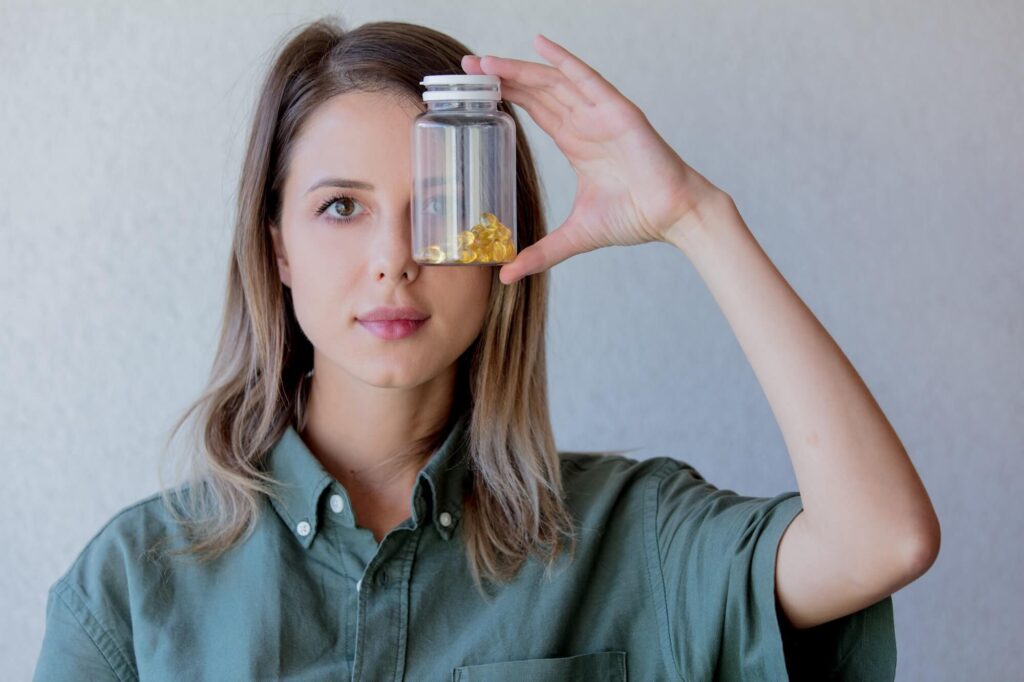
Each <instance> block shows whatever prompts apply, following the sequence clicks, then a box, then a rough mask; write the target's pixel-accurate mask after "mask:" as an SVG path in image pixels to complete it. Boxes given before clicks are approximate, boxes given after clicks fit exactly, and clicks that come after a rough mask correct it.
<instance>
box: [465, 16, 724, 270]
mask: <svg viewBox="0 0 1024 682" xmlns="http://www.w3.org/2000/svg"><path fill="white" fill-rule="evenodd" d="M534 48H535V49H536V50H537V52H538V54H540V55H541V56H542V57H544V58H545V59H546V60H548V61H549V62H551V63H552V64H553V65H554V66H548V65H546V64H538V63H535V62H528V61H522V60H518V59H509V58H505V57H495V56H492V55H485V56H483V57H478V56H476V55H466V56H465V57H463V58H462V68H463V70H465V71H466V73H469V74H487V75H493V76H498V77H499V78H501V92H502V98H503V99H505V100H508V101H510V102H513V103H515V104H518V105H520V106H521V107H523V108H524V109H526V111H527V113H529V114H530V117H531V118H532V119H533V120H534V121H536V123H537V125H539V126H540V127H541V129H543V130H544V131H545V132H546V133H548V134H549V135H550V136H551V137H552V139H554V141H555V144H556V145H558V148H559V149H561V150H562V152H563V153H564V154H565V155H566V157H567V158H568V160H569V163H570V164H571V165H572V167H573V169H574V170H575V171H576V175H577V185H576V199H575V201H574V203H573V207H572V210H571V211H570V212H569V216H568V218H566V220H565V222H564V223H562V225H560V226H559V227H558V229H556V230H554V231H552V232H550V233H548V234H547V235H546V236H544V237H543V238H542V239H540V240H538V241H537V242H536V243H534V244H531V245H530V246H527V247H526V248H524V249H522V250H521V251H520V252H519V254H518V255H517V256H516V258H515V260H514V261H512V262H511V263H508V264H506V265H504V266H502V268H501V271H500V273H499V278H500V279H501V281H502V282H504V283H505V284H512V283H513V282H515V281H516V280H519V279H521V278H522V277H525V276H527V275H530V274H533V273H536V272H541V271H543V270H547V269H548V268H550V267H552V266H554V265H556V264H557V263H560V262H562V261H563V260H565V259H567V258H569V257H571V256H574V255H577V254H580V253H585V252H587V251H593V250H594V249H597V248H600V247H603V246H613V245H622V246H626V245H630V244H642V243H644V242H650V241H669V236H670V231H678V230H683V229H684V225H685V226H686V229H691V227H693V229H696V228H695V226H696V224H697V223H698V222H699V221H696V220H687V218H688V217H692V214H693V213H695V209H696V208H697V206H698V205H700V204H701V202H702V201H704V200H705V199H707V198H710V197H713V196H715V195H716V194H718V195H721V194H723V193H722V191H721V190H719V189H718V188H717V187H715V186H714V185H712V184H711V183H710V182H708V180H707V179H706V178H704V177H703V176H702V175H700V173H698V172H697V171H695V170H694V169H693V168H691V167H690V166H689V165H687V164H686V162H685V161H683V159H682V158H680V156H679V155H678V154H676V152H675V151H673V149H672V148H671V147H670V146H669V145H668V143H666V142H665V140H664V139H662V137H661V136H660V135H659V134H658V132H657V131H656V130H654V128H653V127H652V126H651V124H650V122H649V121H648V120H647V116H646V115H645V114H644V113H643V112H642V111H641V110H640V108H639V107H637V106H636V105H635V104H633V102H631V101H630V100H628V99H627V98H626V97H624V96H623V95H622V94H621V93H620V92H619V91H618V90H617V89H616V88H615V87H614V86H613V85H612V84H611V83H609V82H608V81H606V80H605V79H604V78H603V77H602V76H601V74H599V73H598V72H597V71H595V70H594V69H593V68H592V67H590V66H589V65H587V64H586V63H585V62H583V61H582V60H581V59H579V58H578V57H576V56H575V55H573V54H572V53H571V52H569V51H568V50H566V49H565V48H564V47H562V46H561V45H558V44H556V43H554V42H552V41H550V40H548V39H547V38H545V37H544V36H543V35H538V36H537V37H536V38H535V39H534Z"/></svg>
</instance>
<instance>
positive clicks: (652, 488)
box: [644, 457, 686, 682]
mask: <svg viewBox="0 0 1024 682" xmlns="http://www.w3.org/2000/svg"><path fill="white" fill-rule="evenodd" d="M665 460H666V461H665V462H664V464H663V465H662V466H660V467H657V468H656V469H654V471H653V472H652V473H651V475H650V478H649V480H648V482H647V489H646V495H645V497H644V507H645V513H644V520H645V521H644V523H645V526H647V527H646V528H645V529H644V530H645V532H646V533H648V542H647V543H646V544H647V550H648V551H647V552H646V554H647V560H648V562H649V564H650V565H649V566H648V579H649V581H650V585H649V587H650V589H651V591H652V592H653V593H654V594H655V595H656V598H655V603H656V604H657V605H658V606H659V607H660V609H661V611H662V614H663V617H664V619H665V625H666V627H665V628H659V629H660V630H662V631H663V632H662V634H661V636H659V637H658V642H659V645H660V648H661V655H662V658H663V660H664V661H665V662H666V663H668V667H669V669H671V670H674V671H675V674H676V678H677V679H678V680H680V682H686V678H685V677H683V673H682V670H680V668H679V662H678V661H677V660H676V658H675V656H674V655H673V654H672V647H671V646H670V645H669V642H668V638H669V628H671V626H672V620H673V619H672V614H671V613H670V612H669V609H668V596H667V594H666V585H665V571H664V567H663V566H662V562H661V546H660V544H659V541H658V511H659V507H660V504H661V484H662V481H664V480H665V477H666V476H667V475H668V474H669V473H671V472H672V470H673V469H675V470H679V469H680V468H681V466H680V465H681V464H682V463H681V462H679V461H678V460H675V459H672V458H671V457H665ZM652 547H653V552H652V551H651V548H652ZM652 554H653V556H651V555H652Z"/></svg>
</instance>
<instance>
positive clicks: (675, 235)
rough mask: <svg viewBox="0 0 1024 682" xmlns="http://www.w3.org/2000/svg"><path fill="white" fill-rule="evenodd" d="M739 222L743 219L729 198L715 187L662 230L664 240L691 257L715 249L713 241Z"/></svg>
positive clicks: (695, 257)
mask: <svg viewBox="0 0 1024 682" xmlns="http://www.w3.org/2000/svg"><path fill="white" fill-rule="evenodd" d="M742 225H743V219H742V218H741V217H740V214H739V210H738V209H737V208H736V203H735V202H734V201H733V199H732V197H731V196H729V195H728V194H726V193H725V192H723V191H722V190H720V189H715V190H713V191H712V192H709V193H708V194H707V195H706V196H705V197H704V198H703V199H702V200H701V201H699V202H697V203H696V204H694V207H693V208H692V209H690V210H689V211H687V213H686V214H685V215H684V216H683V217H682V218H680V219H679V220H678V221H677V222H675V223H674V224H673V225H672V226H671V227H669V229H668V230H666V231H665V235H664V241H665V242H667V243H669V244H672V245H674V246H676V247H677V248H678V249H679V250H680V251H682V252H683V253H685V254H686V255H687V257H688V258H690V260H695V259H697V258H700V257H701V254H703V253H704V252H705V251H707V250H708V249H713V248H715V244H716V242H717V241H718V240H720V239H721V238H723V237H725V236H726V233H727V232H730V231H732V230H733V229H735V228H736V227H738V226H742Z"/></svg>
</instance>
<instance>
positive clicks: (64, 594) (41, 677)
mask: <svg viewBox="0 0 1024 682" xmlns="http://www.w3.org/2000/svg"><path fill="white" fill-rule="evenodd" d="M116 647H117V645H116V644H115V643H114V641H113V640H112V639H111V637H110V636H109V634H108V633H107V632H106V631H105V630H104V629H103V628H102V626H101V625H100V624H99V622H98V621H96V619H95V618H93V617H92V616H91V614H90V613H89V612H88V610H87V609H86V608H85V605H84V602H79V600H77V599H76V595H75V594H74V593H73V591H72V590H71V588H70V587H69V586H68V585H67V584H65V583H62V582H59V581H58V582H57V583H56V584H54V585H53V586H52V587H51V588H50V591H49V593H48V595H47V598H46V630H45V632H44V634H43V646H42V650H41V651H40V654H39V659H38V660H37V662H36V669H35V674H34V675H33V677H32V679H33V681H34V682H43V681H48V680H62V681H68V680H83V681H84V680H89V681H90V682H92V681H93V680H97V681H100V682H105V681H108V680H110V681H118V680H128V679H134V676H132V675H128V676H125V677H122V676H120V675H118V674H117V672H116V671H115V669H114V666H113V665H112V663H111V660H110V657H112V656H113V657H114V658H115V660H117V656H118V655H119V654H118V653H117V651H116Z"/></svg>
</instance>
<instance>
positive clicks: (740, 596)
mask: <svg viewBox="0 0 1024 682" xmlns="http://www.w3.org/2000/svg"><path fill="white" fill-rule="evenodd" d="M666 459H668V460H669V463H668V464H667V465H666V466H665V467H663V468H662V469H659V470H658V472H657V473H658V475H657V476H656V477H655V478H656V479H657V483H656V485H657V487H656V490H655V494H654V501H655V511H654V521H655V523H654V529H655V542H656V545H657V547H656V552H657V557H658V563H659V568H660V572H661V578H662V586H663V588H664V600H665V606H666V610H667V614H668V615H667V619H668V624H669V627H668V630H669V634H668V641H667V646H668V648H669V649H670V650H671V652H672V656H673V658H674V659H675V664H676V666H677V668H678V671H679V674H680V676H681V677H682V678H683V679H715V680H723V681H729V680H750V679H771V680H786V679H791V680H804V679H814V680H865V681H870V680H893V679H895V676H896V638H895V628H894V623H893V609H892V597H891V596H888V597H886V598H885V599H882V600H881V601H879V602H877V603H875V604H872V605H871V606H868V607H865V608H864V609H862V610H860V611H857V612H855V613H852V614H849V615H847V616H844V617H842V618H838V619H836V620H833V621H830V622H828V623H823V624H821V625H819V626H817V627H814V628H808V629H804V630H797V629H794V628H791V627H789V626H788V623H787V622H786V620H785V619H784V618H782V617H781V615H780V613H779V610H778V608H777V602H776V598H775V557H776V553H777V550H778V545H779V541H780V540H781V538H782V534H783V532H785V530H786V528H787V527H788V526H789V524H790V522H792V520H793V519H794V518H795V517H796V515H797V514H798V513H799V512H800V511H801V510H802V509H803V503H802V501H801V498H800V494H799V493H798V492H786V493H782V494H779V495H776V496H774V497H747V496H743V495H737V494H736V493H735V492H733V491H731V490H719V489H718V488H716V487H715V486H713V485H712V484H710V483H708V482H707V481H705V480H704V478H703V477H702V476H701V475H700V474H699V473H698V472H697V470H696V469H694V468H693V467H692V466H690V465H689V464H686V463H685V462H680V461H678V460H674V459H670V458H666Z"/></svg>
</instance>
